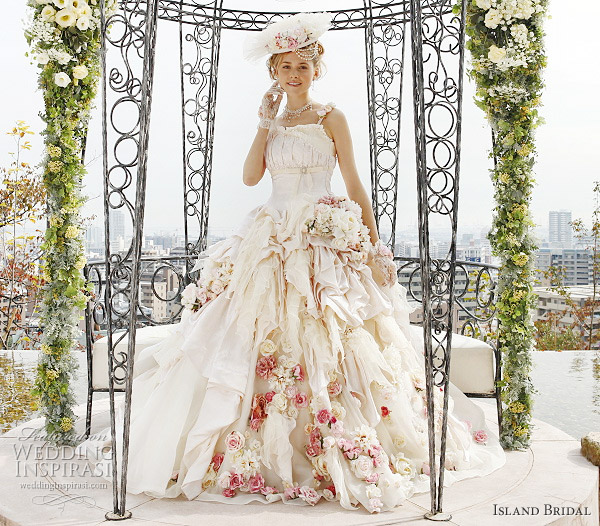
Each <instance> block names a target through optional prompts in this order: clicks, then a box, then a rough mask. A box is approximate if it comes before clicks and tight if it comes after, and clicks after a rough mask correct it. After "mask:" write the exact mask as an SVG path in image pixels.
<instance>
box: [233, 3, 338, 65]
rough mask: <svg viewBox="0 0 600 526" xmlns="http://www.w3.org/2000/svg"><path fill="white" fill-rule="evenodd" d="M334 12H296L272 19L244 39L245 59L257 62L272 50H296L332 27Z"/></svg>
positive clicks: (310, 42)
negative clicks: (278, 18)
mask: <svg viewBox="0 0 600 526" xmlns="http://www.w3.org/2000/svg"><path fill="white" fill-rule="evenodd" d="M332 18H333V15H332V14H331V13H326V12H323V13H297V14H295V15H291V16H288V17H286V18H283V19H280V20H277V21H275V22H272V23H271V24H269V25H268V26H267V27H265V28H264V29H263V30H262V31H257V32H255V33H253V34H251V35H249V36H248V37H247V38H246V40H245V41H244V58H245V59H246V60H250V61H256V60H258V59H259V58H261V57H263V56H265V55H270V54H272V53H287V52H288V51H295V50H296V49H299V48H303V47H305V46H308V45H310V44H312V43H313V42H316V41H317V40H318V38H319V37H320V36H321V35H322V34H323V33H325V31H327V30H328V29H329V27H330V26H331V19H332Z"/></svg>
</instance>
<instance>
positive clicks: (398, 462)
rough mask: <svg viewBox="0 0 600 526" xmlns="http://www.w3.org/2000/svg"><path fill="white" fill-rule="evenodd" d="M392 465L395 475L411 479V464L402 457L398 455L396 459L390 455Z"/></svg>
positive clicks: (412, 471)
mask: <svg viewBox="0 0 600 526" xmlns="http://www.w3.org/2000/svg"><path fill="white" fill-rule="evenodd" d="M392 465H393V466H394V469H395V470H396V473H399V474H400V475H402V476H404V477H412V475H413V473H414V469H413V466H412V463H411V462H410V460H408V459H407V458H404V457H403V456H402V455H399V456H398V457H395V456H393V455H392Z"/></svg>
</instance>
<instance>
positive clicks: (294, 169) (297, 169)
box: [269, 166, 328, 177]
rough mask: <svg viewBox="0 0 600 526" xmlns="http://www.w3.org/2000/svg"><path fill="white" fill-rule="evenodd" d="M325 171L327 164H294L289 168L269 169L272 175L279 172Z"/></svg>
mask: <svg viewBox="0 0 600 526" xmlns="http://www.w3.org/2000/svg"><path fill="white" fill-rule="evenodd" d="M327 171H328V170H327V166H295V167H290V168H281V169H279V170H276V169H273V170H269V172H271V175H272V176H273V177H274V176H276V175H281V174H308V173H316V172H327Z"/></svg>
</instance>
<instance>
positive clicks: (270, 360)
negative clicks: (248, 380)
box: [256, 356, 277, 380]
mask: <svg viewBox="0 0 600 526" xmlns="http://www.w3.org/2000/svg"><path fill="white" fill-rule="evenodd" d="M275 367H277V361H276V360H275V358H274V357H273V356H262V357H261V358H260V359H259V360H258V361H257V362H256V374H257V375H258V376H260V377H261V378H264V379H265V380H268V379H269V378H271V376H273V369H275Z"/></svg>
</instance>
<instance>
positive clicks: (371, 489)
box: [365, 484, 381, 499]
mask: <svg viewBox="0 0 600 526" xmlns="http://www.w3.org/2000/svg"><path fill="white" fill-rule="evenodd" d="M365 493H366V495H367V498H368V499H376V498H379V497H381V490H380V489H379V488H378V487H377V486H376V485H375V484H369V485H368V486H367V487H366V490H365Z"/></svg>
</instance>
